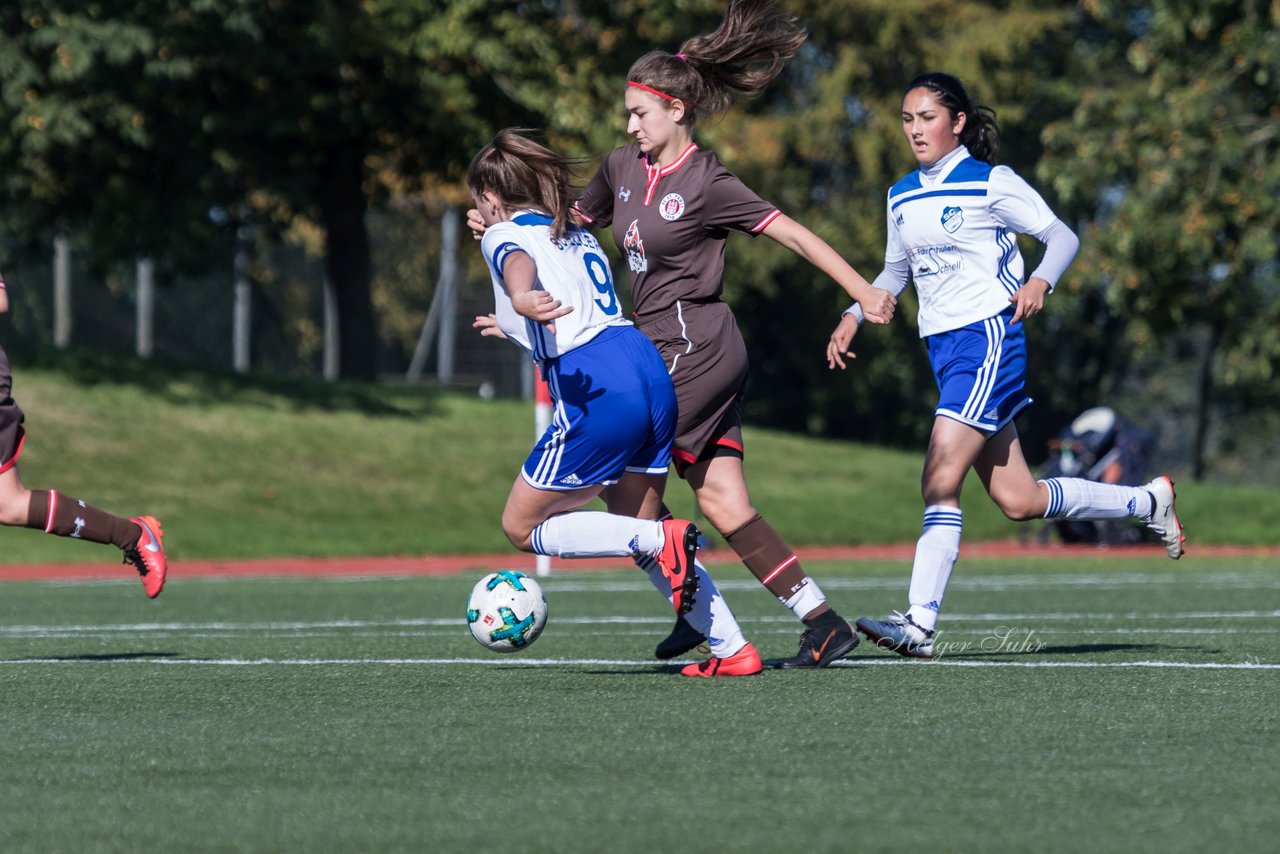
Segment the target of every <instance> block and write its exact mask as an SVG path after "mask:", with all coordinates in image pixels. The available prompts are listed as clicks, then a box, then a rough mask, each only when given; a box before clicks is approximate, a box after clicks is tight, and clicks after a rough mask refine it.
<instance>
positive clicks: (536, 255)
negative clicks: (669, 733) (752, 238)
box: [467, 130, 761, 676]
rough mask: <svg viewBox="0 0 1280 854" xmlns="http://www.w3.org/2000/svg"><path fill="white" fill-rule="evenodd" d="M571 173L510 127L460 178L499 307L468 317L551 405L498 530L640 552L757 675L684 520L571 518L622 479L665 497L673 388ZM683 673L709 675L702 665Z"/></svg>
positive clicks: (518, 539) (679, 608) (590, 548)
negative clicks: (585, 218)
mask: <svg viewBox="0 0 1280 854" xmlns="http://www.w3.org/2000/svg"><path fill="white" fill-rule="evenodd" d="M569 177H570V170H569V166H568V163H567V162H566V161H565V160H564V158H562V157H560V156H559V155H557V154H556V153H555V152H553V151H551V150H549V149H547V148H545V147H544V146H541V145H539V144H538V143H536V142H534V141H533V140H531V139H528V138H526V137H524V136H521V135H520V134H519V133H517V132H515V131H512V130H505V131H502V132H500V133H499V134H498V135H497V136H496V137H495V138H494V140H493V142H491V143H490V144H489V145H487V146H485V147H484V148H483V149H481V151H480V153H479V154H477V155H476V156H475V159H474V160H473V161H472V163H471V168H470V170H469V171H468V173H467V184H468V185H469V187H470V188H471V195H472V198H473V199H474V200H475V203H476V208H475V210H476V212H477V214H478V216H480V217H481V219H482V220H483V222H484V225H485V231H484V237H483V239H482V241H481V244H480V248H481V250H482V251H483V253H484V258H485V262H486V263H487V264H488V265H489V271H490V274H491V276H492V279H493V292H494V301H495V303H496V307H495V311H494V313H493V314H490V315H486V316H481V317H477V318H476V322H475V324H474V325H475V326H476V327H477V328H478V329H480V331H481V334H484V335H494V336H497V337H502V338H506V339H508V340H510V341H512V342H513V343H515V344H517V345H518V346H520V347H521V348H522V349H523V350H525V351H526V352H527V353H528V354H529V355H530V356H531V357H532V358H533V359H534V361H535V362H537V363H538V367H539V368H540V369H541V370H542V374H543V376H544V377H546V379H547V383H548V385H549V386H550V387H551V393H552V396H553V397H554V399H555V412H554V414H553V417H552V423H551V425H550V426H549V427H548V428H547V431H546V433H544V434H543V435H542V437H541V438H540V439H539V440H538V442H537V444H536V445H535V446H534V448H533V451H531V452H530V454H529V457H528V459H527V460H526V461H525V464H524V467H523V468H522V470H521V472H520V476H519V477H517V478H516V480H515V483H514V484H513V485H512V487H511V493H510V495H508V497H507V504H506V507H505V509H504V510H503V514H502V528H503V531H504V532H505V533H506V535H507V538H508V539H509V540H510V541H511V543H512V544H513V545H515V546H516V547H517V548H519V549H521V550H523V551H528V552H534V553H536V554H542V555H556V556H559V557H569V558H572V557H579V558H582V557H602V556H618V557H631V558H633V559H637V560H638V561H639V560H643V561H644V562H645V564H646V570H647V571H648V574H649V578H650V581H651V582H652V583H653V584H654V586H656V587H657V588H658V589H659V591H660V592H661V593H662V594H663V595H664V596H666V597H668V598H669V599H670V600H671V602H672V604H673V605H674V606H675V608H676V612H677V613H678V614H681V615H684V614H689V616H690V619H692V620H694V621H695V622H697V623H698V624H699V625H703V626H706V627H707V631H708V633H713V634H714V635H715V636H716V638H717V645H718V647H719V652H720V653H721V654H722V655H724V656H726V657H736V658H738V659H740V660H743V661H754V667H753V668H745V669H744V672H743V673H742V674H740V675H749V674H748V673H747V672H745V671H746V670H749V671H750V672H751V673H758V672H760V669H761V664H760V657H759V655H758V654H757V653H756V651H755V647H753V646H752V645H751V644H750V643H748V642H747V641H746V639H745V638H744V637H743V636H742V631H741V629H740V628H739V627H738V624H737V621H736V620H735V619H734V617H733V613H732V611H730V610H729V608H728V606H727V605H726V604H725V603H724V600H723V599H722V598H721V597H719V596H718V595H715V596H713V595H711V593H712V592H713V589H712V588H713V585H712V584H711V583H710V580H709V579H708V580H707V582H706V586H705V589H703V590H701V591H700V590H699V589H698V588H699V583H698V579H699V574H698V572H697V571H696V570H695V568H694V566H693V555H694V553H695V552H696V550H697V543H698V530H697V528H695V527H694V525H693V523H691V522H689V521H686V520H679V519H666V520H663V521H655V520H654V519H653V518H650V519H647V520H641V519H637V518H634V514H632V515H631V516H626V515H618V514H617V513H612V512H610V513H605V512H596V511H583V512H570V511H574V510H579V509H580V508H582V507H583V506H584V505H586V504H587V503H588V502H590V501H591V500H592V499H593V498H595V497H596V496H597V495H599V494H600V493H601V491H602V490H603V489H605V488H606V487H610V486H615V485H619V484H620V485H621V488H623V489H625V490H627V491H629V492H631V493H633V494H644V493H646V492H652V493H653V494H654V496H661V494H662V490H663V486H664V485H665V482H666V476H667V467H668V465H669V464H670V460H671V440H672V437H673V436H674V434H675V429H676V395H675V389H674V388H673V387H672V385H671V379H670V377H668V376H667V369H666V366H665V365H664V364H663V362H662V358H661V357H660V356H659V355H658V351H657V349H655V348H654V346H653V344H652V342H650V341H649V339H648V338H646V337H645V336H644V335H642V334H640V332H638V331H637V330H636V328H635V327H634V326H633V325H632V323H631V321H629V320H627V319H626V318H625V317H623V316H622V311H621V307H620V305H619V303H618V296H617V293H616V292H615V291H614V287H613V278H612V276H611V275H610V273H609V265H608V262H607V261H606V260H605V257H604V253H603V251H602V250H601V248H600V244H599V242H598V241H597V240H596V238H595V237H594V236H593V235H592V234H591V233H590V232H588V231H585V230H584V229H582V228H581V227H579V226H577V225H575V224H573V223H572V222H571V221H570V220H571V214H570V206H569ZM655 500H657V499H656V498H655ZM611 509H612V508H611ZM695 593H697V594H698V595H697V598H696V599H695V597H694V594H695ZM695 606H696V610H695ZM682 672H683V673H684V674H685V675H688V676H702V675H704V674H703V673H702V672H700V669H699V665H697V664H691V665H688V667H686V668H685V669H684V670H683V671H682Z"/></svg>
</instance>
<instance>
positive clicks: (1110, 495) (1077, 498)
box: [1040, 477, 1152, 522]
mask: <svg viewBox="0 0 1280 854" xmlns="http://www.w3.org/2000/svg"><path fill="white" fill-rule="evenodd" d="M1040 483H1043V484H1044V485H1045V486H1046V487H1048V489H1049V507H1048V509H1047V510H1045V511H1044V518H1046V519H1124V518H1127V517H1129V516H1132V517H1134V518H1135V519H1141V520H1142V521H1144V522H1149V521H1150V520H1151V503H1152V502H1151V493H1150V492H1147V491H1146V490H1145V489H1143V488H1142V487H1140V486H1117V485H1116V484H1113V483H1095V482H1094V481H1092V480H1085V479H1084V478H1080V477H1051V478H1049V479H1048V480H1042V481H1040Z"/></svg>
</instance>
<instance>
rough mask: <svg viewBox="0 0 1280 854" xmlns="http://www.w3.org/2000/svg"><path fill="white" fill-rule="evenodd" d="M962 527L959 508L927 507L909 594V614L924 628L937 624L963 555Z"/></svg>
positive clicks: (917, 544)
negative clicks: (945, 594) (955, 569)
mask: <svg viewBox="0 0 1280 854" xmlns="http://www.w3.org/2000/svg"><path fill="white" fill-rule="evenodd" d="M961 527H962V525H961V514H960V508H959V507H944V506H941V505H931V506H929V507H926V508H924V531H923V532H922V533H921V534H920V539H919V540H917V541H916V557H915V562H914V563H913V564H912V565H911V588H910V591H909V592H908V594H907V599H908V601H909V602H910V603H911V607H910V608H909V609H907V616H909V617H910V618H911V619H912V621H913V622H914V623H915V624H916V625H918V626H919V627H920V628H922V629H927V630H929V631H932V630H933V629H934V628H935V627H936V626H937V625H938V611H939V610H940V609H941V608H942V596H943V594H944V593H946V591H947V582H948V581H949V580H950V579H951V570H952V568H953V567H955V565H956V559H957V558H959V557H960V532H961Z"/></svg>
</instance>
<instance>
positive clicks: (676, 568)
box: [654, 519, 698, 614]
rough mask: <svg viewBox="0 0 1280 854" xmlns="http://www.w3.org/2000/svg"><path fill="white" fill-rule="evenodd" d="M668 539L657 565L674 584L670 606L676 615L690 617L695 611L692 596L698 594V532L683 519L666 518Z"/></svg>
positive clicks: (663, 528)
mask: <svg viewBox="0 0 1280 854" xmlns="http://www.w3.org/2000/svg"><path fill="white" fill-rule="evenodd" d="M662 533H663V535H664V536H665V538H666V539H665V541H664V542H663V545H662V548H661V549H660V550H659V551H658V553H657V554H656V555H654V557H655V558H657V561H658V566H660V567H661V568H662V574H663V575H665V576H666V577H667V580H668V581H670V582H671V604H672V605H674V606H675V609H676V613H677V614H687V613H689V610H690V609H691V608H693V594H695V593H697V592H698V573H697V572H695V571H694V568H693V559H694V555H696V554H697V553H698V529H697V527H696V526H695V525H694V524H693V523H692V522H687V521H685V520H683V519H666V520H664V521H663V523H662Z"/></svg>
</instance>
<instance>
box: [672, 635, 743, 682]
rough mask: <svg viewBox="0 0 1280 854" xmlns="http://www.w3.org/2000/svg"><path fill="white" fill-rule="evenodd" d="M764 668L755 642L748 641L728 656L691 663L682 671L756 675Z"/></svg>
mask: <svg viewBox="0 0 1280 854" xmlns="http://www.w3.org/2000/svg"><path fill="white" fill-rule="evenodd" d="M762 670H764V662H763V661H761V660H760V653H758V652H756V648H755V646H754V645H753V644H750V643H748V644H747V645H746V646H744V647H743V648H742V649H740V650H738V651H737V652H735V653H734V654H733V655H731V656H729V657H728V658H714V657H713V658H708V659H707V660H706V661H699V662H697V663H696V664H690V665H688V666H686V667H685V668H683V669H682V670H681V671H680V674H681V675H682V676H706V677H708V678H710V677H712V676H754V675H756V674H757V673H759V672H760V671H762Z"/></svg>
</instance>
